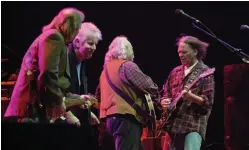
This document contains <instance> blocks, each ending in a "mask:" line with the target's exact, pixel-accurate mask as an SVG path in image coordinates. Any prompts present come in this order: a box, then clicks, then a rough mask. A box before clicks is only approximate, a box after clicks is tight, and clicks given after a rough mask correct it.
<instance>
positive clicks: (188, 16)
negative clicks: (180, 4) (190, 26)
mask: <svg viewBox="0 0 249 150" xmlns="http://www.w3.org/2000/svg"><path fill="white" fill-rule="evenodd" d="M175 13H176V14H181V15H183V16H185V17H187V18H189V19H192V20H194V21H195V22H196V23H201V21H200V20H197V19H195V18H194V17H192V16H190V15H188V14H186V13H185V12H184V11H183V10H181V9H176V10H175Z"/></svg>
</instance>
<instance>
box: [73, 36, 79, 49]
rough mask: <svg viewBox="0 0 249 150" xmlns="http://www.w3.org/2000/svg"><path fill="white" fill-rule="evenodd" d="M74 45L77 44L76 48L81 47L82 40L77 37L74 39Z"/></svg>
mask: <svg viewBox="0 0 249 150" xmlns="http://www.w3.org/2000/svg"><path fill="white" fill-rule="evenodd" d="M74 46H75V47H76V48H79V47H80V40H79V39H78V38H76V39H75V40H74Z"/></svg>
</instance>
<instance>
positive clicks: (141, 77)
mask: <svg viewBox="0 0 249 150" xmlns="http://www.w3.org/2000/svg"><path fill="white" fill-rule="evenodd" d="M119 77H120V78H121V80H122V81H123V82H124V83H126V84H128V85H130V86H131V87H133V88H134V89H135V90H136V91H137V92H140V93H141V94H144V93H148V94H150V95H151V98H152V99H153V100H156V101H157V102H159V101H160V100H159V98H160V94H159V90H158V86H157V85H156V84H155V83H154V82H153V81H152V79H151V78H150V77H149V76H147V75H145V74H144V73H143V72H142V71H141V69H140V68H139V67H138V66H137V65H136V64H135V63H134V62H132V61H126V62H124V63H123V64H122V65H121V67H120V69H119ZM95 97H97V98H98V99H100V86H98V87H97V90H96V92H95Z"/></svg>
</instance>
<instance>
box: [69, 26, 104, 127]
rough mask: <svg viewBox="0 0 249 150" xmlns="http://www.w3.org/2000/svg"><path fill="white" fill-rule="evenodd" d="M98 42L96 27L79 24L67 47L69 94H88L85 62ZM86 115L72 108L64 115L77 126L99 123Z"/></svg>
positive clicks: (99, 33)
mask: <svg viewBox="0 0 249 150" xmlns="http://www.w3.org/2000/svg"><path fill="white" fill-rule="evenodd" d="M100 40H102V34H101V31H100V30H99V29H98V28H97V26H96V25H94V24H93V23H91V22H84V23H82V24H81V27H80V30H79V32H78V34H77V35H76V37H75V39H74V40H73V42H72V44H70V45H69V46H68V50H69V54H68V55H69V66H70V76H71V80H70V82H71V86H70V92H72V93H75V94H79V95H82V94H88V89H87V74H86V61H87V60H88V59H90V58H92V55H93V53H94V52H95V50H96V47H97V44H98V42H99V41H100ZM88 113H89V115H91V118H92V120H88V119H90V118H87V116H88V115H87V114H88ZM88 113H87V112H86V109H84V108H83V109H82V108H80V107H73V108H71V109H69V111H67V113H66V119H67V122H68V123H69V124H75V125H77V126H81V125H84V126H85V125H86V126H88V121H93V123H99V120H98V118H97V117H96V116H95V115H94V114H93V113H92V112H88Z"/></svg>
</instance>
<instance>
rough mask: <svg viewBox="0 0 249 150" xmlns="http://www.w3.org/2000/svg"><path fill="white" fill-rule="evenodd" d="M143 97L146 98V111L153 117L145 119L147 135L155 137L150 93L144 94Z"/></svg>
mask: <svg viewBox="0 0 249 150" xmlns="http://www.w3.org/2000/svg"><path fill="white" fill-rule="evenodd" d="M144 96H145V99H146V106H147V111H148V113H149V115H150V116H152V117H153V119H147V122H146V124H147V137H148V136H151V137H155V133H156V113H155V108H154V104H153V101H152V99H151V96H150V94H145V95H144Z"/></svg>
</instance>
